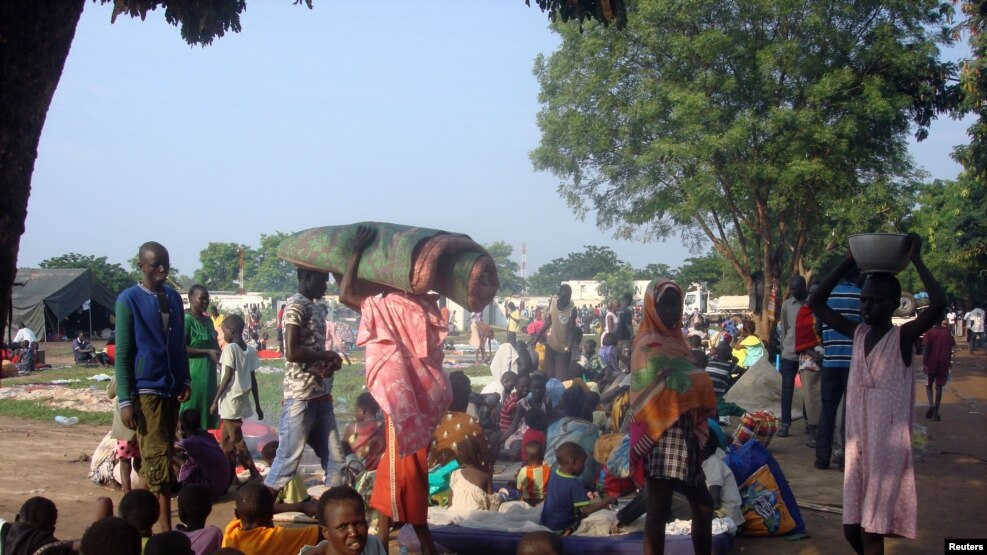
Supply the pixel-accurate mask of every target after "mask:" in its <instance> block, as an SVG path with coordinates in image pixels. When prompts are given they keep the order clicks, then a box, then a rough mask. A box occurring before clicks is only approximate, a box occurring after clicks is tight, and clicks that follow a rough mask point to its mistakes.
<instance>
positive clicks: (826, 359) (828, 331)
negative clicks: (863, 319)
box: [822, 282, 860, 368]
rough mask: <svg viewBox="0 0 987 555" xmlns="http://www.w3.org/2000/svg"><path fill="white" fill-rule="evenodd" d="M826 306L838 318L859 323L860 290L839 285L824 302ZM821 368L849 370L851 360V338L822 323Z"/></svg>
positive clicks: (855, 287) (850, 286) (847, 284)
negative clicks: (838, 316) (836, 314)
mask: <svg viewBox="0 0 987 555" xmlns="http://www.w3.org/2000/svg"><path fill="white" fill-rule="evenodd" d="M826 304H827V305H829V307H830V308H832V309H833V310H835V311H836V312H837V313H838V314H839V315H840V316H843V317H844V318H846V319H847V320H852V321H854V322H859V321H860V288H859V287H857V286H855V285H851V284H849V283H842V282H841V283H840V284H839V285H837V286H836V287H835V288H834V289H833V292H832V293H831V294H830V295H829V299H827V300H826ZM822 340H823V351H824V352H823V367H824V368H849V367H850V359H851V358H853V338H852V337H847V336H845V335H843V334H842V333H839V332H837V331H836V330H834V329H832V328H830V327H829V326H828V325H826V323H825V322H823V325H822Z"/></svg>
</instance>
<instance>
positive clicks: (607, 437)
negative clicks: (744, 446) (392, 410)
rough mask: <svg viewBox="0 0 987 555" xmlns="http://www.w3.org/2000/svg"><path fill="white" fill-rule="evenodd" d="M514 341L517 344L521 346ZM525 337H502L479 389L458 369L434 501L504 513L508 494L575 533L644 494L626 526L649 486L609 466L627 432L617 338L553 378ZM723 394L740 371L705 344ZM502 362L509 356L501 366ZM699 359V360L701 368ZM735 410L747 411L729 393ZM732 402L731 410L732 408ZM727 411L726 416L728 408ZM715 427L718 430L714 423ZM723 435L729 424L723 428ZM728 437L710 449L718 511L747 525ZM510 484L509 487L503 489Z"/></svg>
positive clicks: (434, 478) (438, 436)
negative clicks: (506, 477) (509, 473)
mask: <svg viewBox="0 0 987 555" xmlns="http://www.w3.org/2000/svg"><path fill="white" fill-rule="evenodd" d="M515 345H517V346H516V347H515ZM525 349H527V345H525V344H524V343H523V342H521V341H516V342H515V343H514V344H511V343H505V344H502V345H501V346H500V347H499V349H498V353H497V354H496V355H495V357H494V360H493V361H492V362H491V369H492V373H493V376H494V377H495V378H497V379H496V380H494V381H492V382H491V383H490V384H489V385H488V386H487V387H486V388H484V390H483V391H482V392H481V393H473V392H472V390H471V387H470V380H469V378H468V377H467V376H466V375H465V374H463V373H462V372H458V371H457V372H452V373H450V381H451V382H452V389H453V402H452V404H451V405H450V407H449V412H448V413H447V415H446V418H445V419H444V420H443V421H442V423H440V425H439V426H438V429H437V430H436V432H435V439H434V441H433V443H432V447H431V450H430V456H429V462H430V468H431V469H432V470H431V473H430V480H429V482H430V486H431V487H430V492H436V491H437V494H436V495H433V497H432V499H433V501H435V502H436V503H437V504H444V505H447V506H448V507H450V509H451V510H454V511H468V510H496V509H497V505H499V504H500V503H501V502H503V501H505V500H514V499H520V500H523V501H525V502H527V503H528V504H529V505H532V506H537V505H539V504H544V505H543V510H542V513H541V514H542V517H541V524H543V525H545V526H547V527H549V528H551V529H552V530H554V531H556V532H559V533H561V534H570V533H572V532H574V531H575V530H576V529H577V528H578V526H579V523H580V520H581V519H582V517H584V516H585V515H587V514H590V513H592V512H594V511H597V510H599V509H602V508H606V507H611V506H614V505H616V504H617V502H618V498H619V497H623V496H638V498H639V502H638V503H636V504H635V503H633V502H632V503H631V504H630V506H629V507H628V510H623V511H621V514H620V515H619V521H620V523H621V524H625V525H626V524H630V523H631V522H633V521H634V520H636V518H637V517H639V516H641V515H642V514H643V513H644V510H643V508H644V506H645V503H644V502H643V497H641V496H642V492H640V491H639V488H638V486H637V485H636V484H635V483H634V482H633V481H632V480H631V479H629V478H626V477H618V476H615V475H614V474H613V473H612V472H611V471H610V469H608V468H607V466H606V465H605V464H604V462H605V461H606V459H607V455H608V454H609V453H610V452H611V451H612V450H613V449H614V448H615V446H616V445H617V443H618V442H619V437H618V436H619V435H622V434H626V433H627V431H628V429H627V426H628V421H629V418H628V417H627V416H628V415H627V412H628V411H627V408H628V400H629V393H630V374H629V373H627V372H626V371H624V368H626V367H625V366H624V365H623V364H622V361H621V360H619V356H618V355H617V352H616V341H615V338H614V337H613V335H612V334H611V335H610V336H607V337H605V338H604V345H603V347H602V348H601V349H600V350H599V351H597V349H596V342H595V340H593V339H587V340H586V341H585V342H583V343H582V349H581V350H580V351H579V354H578V358H577V357H575V356H574V359H575V360H574V361H573V362H572V365H571V366H570V372H569V375H568V376H565V377H567V378H568V379H565V380H562V379H558V378H548V377H547V376H546V375H545V374H544V373H542V372H541V371H538V370H537V369H536V364H537V363H535V362H534V361H537V360H538V356H537V354H536V353H528V355H529V357H530V358H529V360H531V361H532V364H526V363H525V362H524V358H525V357H523V355H522V354H521V353H520V351H521V350H525ZM702 351H703V352H702V354H703V356H704V358H705V359H707V361H708V363H707V362H704V363H703V366H707V371H708V372H709V374H710V375H711V377H713V380H714V384H716V386H715V390H716V394H717V397H718V398H720V399H722V396H723V394H725V392H726V391H727V390H728V389H729V387H730V385H732V383H733V382H734V381H735V380H736V379H737V377H739V374H740V372H739V368H738V367H737V365H736V359H734V358H733V356H732V353H731V349H730V345H729V343H728V342H722V341H721V342H720V344H718V345H717V346H716V348H715V349H713V350H712V352H706V351H705V349H703V350H702ZM499 359H507V360H509V361H510V363H509V364H502V363H501V361H500V360H499ZM699 363H700V362H699V361H698V360H697V365H698V364H699ZM721 407H723V408H724V410H727V414H737V413H736V412H734V411H739V414H743V409H740V408H739V407H736V406H731V405H729V404H728V403H724V402H723V401H722V400H721ZM731 409H732V410H731ZM721 416H723V415H721ZM711 426H715V427H716V428H717V429H718V428H719V426H718V424H717V423H716V421H715V420H713V421H711ZM720 437H722V431H720ZM720 447H723V448H724V449H725V448H726V444H725V442H724V441H716V442H713V441H711V442H709V444H708V451H707V452H705V453H703V459H704V460H705V461H706V462H704V463H703V465H704V468H706V467H708V470H707V471H706V475H707V478H708V484H707V485H708V486H709V487H710V490H711V493H712V494H713V498H714V504H715V506H714V511H715V513H716V515H717V516H721V517H725V516H729V517H730V518H732V519H733V520H734V522H735V524H737V525H740V524H742V522H743V520H742V518H741V516H740V494H739V490H738V487H737V483H736V481H735V480H734V478H733V475H732V473H730V470H729V468H728V467H727V466H726V464H725V462H724V458H725V456H726V455H725V451H724V450H723V449H720ZM498 459H499V460H509V461H517V460H520V461H522V462H523V465H522V466H521V468H520V469H519V471H518V473H517V476H516V479H515V480H513V481H512V482H511V483H510V484H495V483H494V479H493V477H492V471H493V464H494V462H495V461H496V460H498ZM499 486H503V487H499ZM674 507H675V510H674V511H673V514H674V516H675V517H676V518H683V519H689V518H690V513H689V507H688V503H685V502H684V500H683V502H681V503H677V504H674Z"/></svg>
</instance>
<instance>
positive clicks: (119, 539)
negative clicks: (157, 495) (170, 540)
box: [5, 490, 157, 555]
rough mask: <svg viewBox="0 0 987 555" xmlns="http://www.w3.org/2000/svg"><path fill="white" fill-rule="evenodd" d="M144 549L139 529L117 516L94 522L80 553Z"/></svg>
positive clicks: (128, 553)
mask: <svg viewBox="0 0 987 555" xmlns="http://www.w3.org/2000/svg"><path fill="white" fill-rule="evenodd" d="M134 491H140V490H134ZM155 504H157V501H156V500H155ZM143 549H144V546H143V543H142V542H141V537H140V534H139V533H138V532H137V529H136V528H134V527H133V525H131V524H130V523H129V522H127V521H126V520H124V519H122V518H120V517H115V516H108V517H106V518H102V519H100V520H97V521H96V522H93V524H92V526H90V527H89V528H87V529H86V532H85V533H84V534H82V540H80V541H79V553H81V554H82V555H141V551H143ZM5 553H6V551H5Z"/></svg>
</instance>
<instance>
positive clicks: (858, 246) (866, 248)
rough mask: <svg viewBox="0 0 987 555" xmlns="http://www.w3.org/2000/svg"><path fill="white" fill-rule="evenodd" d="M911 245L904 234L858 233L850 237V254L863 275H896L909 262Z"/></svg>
mask: <svg viewBox="0 0 987 555" xmlns="http://www.w3.org/2000/svg"><path fill="white" fill-rule="evenodd" d="M911 249H912V245H911V241H909V240H908V236H907V235H905V234H904V233H859V234H857V235H851V236H850V253H851V254H853V259H854V260H855V261H856V262H857V266H859V267H860V271H861V272H864V273H874V272H885V273H889V274H897V273H898V272H900V271H902V270H904V269H905V268H906V267H907V266H908V263H909V262H910V257H909V254H910V253H911Z"/></svg>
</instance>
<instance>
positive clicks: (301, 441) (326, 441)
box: [264, 399, 345, 490]
mask: <svg viewBox="0 0 987 555" xmlns="http://www.w3.org/2000/svg"><path fill="white" fill-rule="evenodd" d="M278 440H279V443H278V451H277V454H276V455H275V457H274V462H272V463H271V471H270V472H269V473H268V475H267V479H266V480H264V484H265V485H267V486H268V487H270V488H273V489H276V490H280V489H281V488H283V487H285V486H286V485H287V484H288V482H289V481H290V480H291V478H292V476H294V475H295V471H296V470H298V463H299V462H301V460H302V451H303V450H304V449H305V444H306V443H307V444H308V445H309V446H310V447H311V448H312V450H313V451H315V455H316V456H317V457H319V462H320V464H321V465H322V469H323V470H324V471H325V473H326V485H327V486H330V487H332V486H338V485H340V484H342V469H343V465H344V463H345V457H344V456H343V446H342V444H341V443H340V439H339V430H338V429H337V427H336V413H335V412H333V407H332V402H330V401H329V400H328V399H319V400H299V399H285V401H284V406H283V407H282V408H281V422H280V425H279V429H278Z"/></svg>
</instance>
